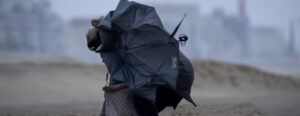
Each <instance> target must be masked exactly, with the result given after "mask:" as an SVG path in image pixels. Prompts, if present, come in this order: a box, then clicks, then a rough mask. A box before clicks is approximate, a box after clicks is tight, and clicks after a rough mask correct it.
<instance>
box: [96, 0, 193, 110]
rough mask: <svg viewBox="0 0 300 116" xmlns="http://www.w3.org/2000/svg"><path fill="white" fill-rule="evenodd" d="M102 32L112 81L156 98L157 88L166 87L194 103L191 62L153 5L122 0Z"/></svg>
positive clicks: (103, 56)
mask: <svg viewBox="0 0 300 116" xmlns="http://www.w3.org/2000/svg"><path fill="white" fill-rule="evenodd" d="M176 30H177V29H176ZM99 33H100V36H101V41H102V44H101V46H99V47H98V48H97V52H100V53H101V57H102V59H103V62H104V63H105V64H106V66H107V68H108V71H109V73H110V74H111V79H112V81H118V82H125V83H126V84H127V85H128V86H129V88H131V89H135V90H137V91H138V92H139V94H140V95H141V96H143V97H145V98H147V99H149V100H152V101H155V99H156V98H155V97H156V93H157V88H158V87H161V86H163V87H166V88H169V89H170V90H174V91H175V93H178V95H180V96H182V97H184V98H186V99H187V100H188V101H190V102H192V103H193V101H192V99H191V97H190V89H191V85H192V82H193V79H194V75H193V68H192V66H191V63H190V62H189V60H188V59H187V58H186V57H185V56H184V55H183V54H182V53H181V52H180V51H179V45H178V41H177V40H176V39H175V38H174V37H173V36H174V34H172V35H171V34H169V33H168V32H167V31H166V30H165V29H164V27H163V25H162V23H161V21H160V18H159V17H158V15H157V13H156V11H155V9H154V8H153V7H150V6H146V5H143V4H139V3H136V2H128V1H127V0H120V2H119V4H118V6H117V8H116V10H114V11H111V12H110V13H109V14H108V15H107V16H106V17H105V19H104V20H103V21H102V22H101V24H100V25H99ZM178 81H180V82H178ZM182 82H184V83H182ZM178 102H179V101H178ZM177 104H178V103H176V105H177Z"/></svg>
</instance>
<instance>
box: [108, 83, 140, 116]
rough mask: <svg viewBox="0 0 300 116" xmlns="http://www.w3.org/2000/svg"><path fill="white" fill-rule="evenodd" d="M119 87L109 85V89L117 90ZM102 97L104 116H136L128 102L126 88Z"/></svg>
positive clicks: (130, 103) (127, 90)
mask: <svg viewBox="0 0 300 116" xmlns="http://www.w3.org/2000/svg"><path fill="white" fill-rule="evenodd" d="M120 85H121V84H117V85H109V87H110V88H117V87H119V86H120ZM104 97H105V102H104V109H103V110H104V114H105V116H138V114H137V112H136V110H135V109H134V106H133V104H132V102H131V101H130V98H129V89H128V88H126V89H122V90H119V91H116V92H105V94H104Z"/></svg>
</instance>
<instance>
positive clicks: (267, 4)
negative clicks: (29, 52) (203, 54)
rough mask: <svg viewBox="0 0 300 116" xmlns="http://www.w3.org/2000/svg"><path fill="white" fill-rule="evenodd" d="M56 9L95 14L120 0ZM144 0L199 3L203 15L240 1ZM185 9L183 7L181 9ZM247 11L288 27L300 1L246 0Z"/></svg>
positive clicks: (69, 3)
mask: <svg viewBox="0 0 300 116" xmlns="http://www.w3.org/2000/svg"><path fill="white" fill-rule="evenodd" d="M50 1H51V3H52V9H53V10H54V12H56V13H58V14H60V15H61V16H62V18H63V19H65V20H69V19H71V18H73V17H82V16H86V17H95V16H98V15H103V14H106V13H107V12H108V11H110V10H113V9H114V8H115V7H116V5H117V3H118V1H119V0H50ZM134 1H137V2H141V3H162V4H168V3H170V2H172V3H174V4H175V3H181V4H197V5H198V6H199V8H200V12H201V14H209V13H210V12H212V10H213V9H214V8H216V7H222V8H224V10H225V11H226V12H227V13H228V14H235V13H236V12H237V2H238V0H134ZM182 10H184V9H182ZM247 10H248V14H249V17H250V20H251V23H252V25H253V26H259V25H266V26H269V25H270V26H276V27H277V28H278V29H280V30H285V31H286V30H287V25H288V22H289V20H291V19H296V18H298V19H299V18H300V12H299V11H300V0H247Z"/></svg>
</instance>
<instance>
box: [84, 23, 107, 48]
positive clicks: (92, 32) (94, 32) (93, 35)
mask: <svg viewBox="0 0 300 116" xmlns="http://www.w3.org/2000/svg"><path fill="white" fill-rule="evenodd" d="M103 19H104V18H103V17H100V18H98V19H93V20H91V25H92V26H93V28H92V29H89V31H88V32H87V34H86V41H87V44H90V42H92V40H95V39H96V40H97V39H98V40H100V35H99V33H98V26H99V24H100V23H101V21H102V20H103ZM89 49H90V50H92V51H94V49H95V48H90V47H89Z"/></svg>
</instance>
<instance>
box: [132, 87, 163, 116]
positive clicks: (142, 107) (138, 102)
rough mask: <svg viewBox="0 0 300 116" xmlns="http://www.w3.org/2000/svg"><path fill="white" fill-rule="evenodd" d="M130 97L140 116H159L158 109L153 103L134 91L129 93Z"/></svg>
mask: <svg viewBox="0 0 300 116" xmlns="http://www.w3.org/2000/svg"><path fill="white" fill-rule="evenodd" d="M129 97H130V99H131V101H132V103H133V106H134V108H135V109H136V111H137V113H138V114H139V116H158V112H157V109H156V107H155V105H154V104H153V102H152V101H150V100H147V99H145V98H143V97H141V96H140V95H138V94H137V92H136V91H134V90H130V91H129Z"/></svg>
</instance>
